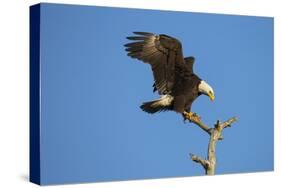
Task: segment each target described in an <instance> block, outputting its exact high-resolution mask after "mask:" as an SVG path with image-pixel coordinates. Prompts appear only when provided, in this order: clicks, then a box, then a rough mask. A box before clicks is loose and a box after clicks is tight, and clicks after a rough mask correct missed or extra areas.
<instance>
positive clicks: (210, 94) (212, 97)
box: [208, 91, 215, 101]
mask: <svg viewBox="0 0 281 188" xmlns="http://www.w3.org/2000/svg"><path fill="white" fill-rule="evenodd" d="M208 96H209V97H210V99H211V101H214V100H215V95H214V94H213V92H211V91H209V92H208Z"/></svg>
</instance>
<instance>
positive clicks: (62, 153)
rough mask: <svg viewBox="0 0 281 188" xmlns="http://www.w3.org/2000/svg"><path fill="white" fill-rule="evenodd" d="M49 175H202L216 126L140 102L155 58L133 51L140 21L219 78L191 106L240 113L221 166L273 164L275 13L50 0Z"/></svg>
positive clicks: (45, 88) (44, 160) (227, 134)
mask: <svg viewBox="0 0 281 188" xmlns="http://www.w3.org/2000/svg"><path fill="white" fill-rule="evenodd" d="M41 8H42V9H41V83H42V85H41V92H42V93H41V97H42V98H41V104H42V106H41V165H42V166H41V173H42V174H41V175H42V183H43V184H54V183H71V182H90V181H113V180H127V179H145V178H162V177H177V176H194V175H203V174H204V170H203V169H202V167H201V166H200V165H198V164H196V163H194V162H192V161H191V160H190V159H189V158H188V154H189V153H194V154H197V155H199V156H202V157H206V153H207V145H208V139H209V137H208V135H206V133H205V132H203V131H202V130H200V129H199V128H198V127H196V126H195V125H193V124H190V123H186V124H184V123H183V120H182V117H181V116H180V115H178V114H176V113H174V112H166V113H158V114H155V115H150V114H147V113H144V112H142V111H141V110H140V108H139V106H140V105H141V103H142V102H144V101H149V100H152V99H155V98H157V97H158V96H157V94H153V93H152V84H153V77H152V72H151V70H150V67H149V66H148V65H147V64H143V63H142V62H140V61H137V60H134V59H131V58H129V57H128V56H127V55H126V53H125V51H124V47H123V45H124V44H125V43H127V42H128V41H127V40H126V38H125V37H126V36H129V35H131V33H132V31H147V32H154V33H163V34H168V35H171V36H173V37H176V38H178V39H179V40H180V41H181V42H182V45H183V52H184V54H185V56H190V55H192V56H195V58H196V62H195V65H194V71H195V72H196V73H197V74H198V75H199V76H200V77H201V78H202V79H204V80H206V81H207V82H208V83H209V84H210V85H211V86H212V87H213V88H214V91H215V94H216V99H215V101H214V102H213V103H212V102H210V100H209V99H208V98H207V97H205V96H201V97H199V98H198V99H197V100H196V101H195V102H194V103H193V108H192V110H193V111H194V112H196V113H198V114H200V115H201V116H202V120H203V121H204V122H205V123H207V124H209V125H212V124H213V123H214V122H215V121H216V120H217V119H219V120H226V119H228V118H230V117H232V116H237V117H239V122H238V123H235V124H234V125H233V126H232V127H231V128H230V129H226V130H225V131H224V133H223V134H224V138H225V139H224V140H223V141H222V142H219V143H218V145H217V171H216V173H217V174H224V173H239V172H255V171H269V170H273V19H272V18H265V17H249V16H230V15H216V14H198V13H184V12H167V11H152V10H138V9H119V8H118V9H117V8H103V7H91V6H70V5H54V4H43V5H42V7H41Z"/></svg>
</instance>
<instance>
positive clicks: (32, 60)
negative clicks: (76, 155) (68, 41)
mask: <svg viewBox="0 0 281 188" xmlns="http://www.w3.org/2000/svg"><path fill="white" fill-rule="evenodd" d="M29 45H30V46H29V181H30V182H32V183H35V184H39V185H40V184H41V181H40V180H41V173H40V171H41V170H40V4H36V5H33V6H30V8H29Z"/></svg>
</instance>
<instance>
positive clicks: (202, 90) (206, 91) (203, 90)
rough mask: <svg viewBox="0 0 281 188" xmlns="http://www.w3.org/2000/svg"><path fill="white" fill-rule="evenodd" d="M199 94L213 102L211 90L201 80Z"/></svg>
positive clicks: (213, 95) (213, 96)
mask: <svg viewBox="0 0 281 188" xmlns="http://www.w3.org/2000/svg"><path fill="white" fill-rule="evenodd" d="M198 89H199V92H200V93H202V94H204V95H207V96H209V97H210V99H211V101H213V100H215V93H214V90H213V88H212V87H211V86H210V85H209V84H207V82H205V81H204V80H201V82H200V83H199V86H198Z"/></svg>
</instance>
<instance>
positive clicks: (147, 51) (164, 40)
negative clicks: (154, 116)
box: [124, 32, 215, 118]
mask: <svg viewBox="0 0 281 188" xmlns="http://www.w3.org/2000/svg"><path fill="white" fill-rule="evenodd" d="M133 33H134V34H135V36H130V37H127V39H129V40H132V41H133V42H131V43H128V44H125V45H124V46H125V47H126V51H127V52H128V56H130V57H132V58H135V59H138V60H141V61H143V62H145V63H148V64H150V65H151V69H152V72H153V77H154V84H153V87H154V90H153V91H154V92H155V91H158V93H159V94H160V95H161V97H160V98H159V99H157V100H153V101H149V102H145V103H143V104H142V105H141V109H142V110H143V111H145V112H148V113H155V112H160V111H166V110H172V111H175V112H178V113H181V114H183V115H184V117H187V118H188V117H190V116H192V115H193V113H192V112H191V106H192V103H193V101H194V100H195V99H196V98H197V97H198V96H200V95H201V94H204V95H207V96H209V97H210V99H211V100H212V101H213V100H214V98H215V96H214V91H213V89H212V87H211V86H210V85H209V84H207V82H205V81H204V80H202V79H200V78H199V77H198V76H197V75H196V74H195V73H194V72H193V64H194V61H195V58H194V57H192V56H190V57H184V56H183V51H182V45H181V43H180V41H179V40H177V39H176V38H173V37H171V36H168V35H164V34H160V35H156V34H153V33H148V32H133Z"/></svg>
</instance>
